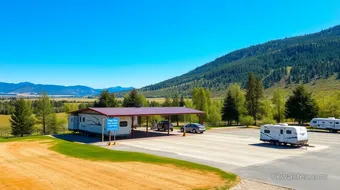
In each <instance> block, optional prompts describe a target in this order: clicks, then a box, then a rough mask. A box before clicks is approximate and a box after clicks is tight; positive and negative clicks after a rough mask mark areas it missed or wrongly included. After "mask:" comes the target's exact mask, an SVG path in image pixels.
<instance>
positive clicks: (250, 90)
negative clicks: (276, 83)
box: [246, 73, 264, 125]
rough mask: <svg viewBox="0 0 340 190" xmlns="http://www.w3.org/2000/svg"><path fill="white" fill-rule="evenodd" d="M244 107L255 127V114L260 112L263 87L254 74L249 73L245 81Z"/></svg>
mask: <svg viewBox="0 0 340 190" xmlns="http://www.w3.org/2000/svg"><path fill="white" fill-rule="evenodd" d="M246 86H247V87H246V88H247V92H246V106H247V110H248V113H249V114H250V115H251V116H252V117H253V118H254V120H255V125H257V122H256V120H257V113H258V112H259V110H260V101H261V99H262V98H263V94H264V92H263V85H262V82H261V80H260V79H257V78H256V77H255V75H254V73H249V76H248V81H247V85H246Z"/></svg>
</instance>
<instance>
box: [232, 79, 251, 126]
mask: <svg viewBox="0 0 340 190" xmlns="http://www.w3.org/2000/svg"><path fill="white" fill-rule="evenodd" d="M228 90H230V92H231V97H232V98H233V99H234V100H235V104H236V107H237V113H238V114H237V117H236V123H237V124H238V122H239V118H240V116H241V115H245V114H246V113H247V110H246V108H245V107H244V104H245V96H244V92H243V91H242V89H241V86H240V85H239V84H237V83H235V84H232V85H230V86H229V88H228Z"/></svg>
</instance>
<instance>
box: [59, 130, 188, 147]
mask: <svg viewBox="0 0 340 190" xmlns="http://www.w3.org/2000/svg"><path fill="white" fill-rule="evenodd" d="M178 135H182V133H177V132H170V134H169V136H178ZM53 136H54V137H55V138H58V139H62V140H66V141H71V142H81V143H86V144H90V143H98V142H101V141H102V136H101V135H99V134H98V135H94V136H91V137H88V136H81V135H79V134H60V135H53ZM166 136H168V132H158V131H149V132H148V136H146V132H145V131H140V130H135V131H134V138H131V136H130V135H128V136H125V137H123V136H119V137H116V140H131V139H143V138H153V137H166ZM104 140H105V141H108V140H109V138H108V136H105V138H104ZM111 140H113V136H111Z"/></svg>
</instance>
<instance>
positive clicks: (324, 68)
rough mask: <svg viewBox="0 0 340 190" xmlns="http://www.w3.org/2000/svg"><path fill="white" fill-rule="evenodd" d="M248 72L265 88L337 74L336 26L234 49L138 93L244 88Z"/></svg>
mask: <svg viewBox="0 0 340 190" xmlns="http://www.w3.org/2000/svg"><path fill="white" fill-rule="evenodd" d="M249 72H254V73H255V74H256V75H257V76H258V77H259V78H261V79H263V84H264V86H265V88H269V87H271V86H273V85H274V84H275V83H277V82H279V81H280V80H281V79H285V82H286V83H287V84H288V85H289V84H290V83H308V82H310V81H311V80H314V79H318V78H328V77H329V76H331V75H333V74H338V73H339V72H340V25H337V26H334V27H331V28H328V29H325V30H321V31H320V32H316V33H312V34H306V35H300V36H294V37H290V38H284V39H278V40H270V41H268V42H265V43H262V44H257V45H252V46H249V47H246V48H242V49H238V50H235V51H232V52H230V53H227V54H225V55H223V56H220V57H218V58H216V59H214V60H213V61H210V62H208V63H206V64H204V65H202V66H199V67H197V68H195V69H193V70H191V71H189V72H187V73H185V74H183V75H180V76H177V77H174V78H171V79H168V80H165V81H162V82H159V83H156V84H152V85H148V86H145V87H143V88H141V89H140V90H141V91H142V92H143V93H144V95H146V96H148V97H150V96H153V97H157V96H168V95H171V94H175V93H177V94H184V95H190V92H191V90H192V88H194V87H205V88H209V89H210V90H211V91H212V92H213V93H219V92H221V91H224V90H225V89H226V88H227V87H228V86H229V85H230V84H232V83H235V82H237V83H240V84H241V85H242V86H244V85H245V81H246V80H247V75H248V73H249Z"/></svg>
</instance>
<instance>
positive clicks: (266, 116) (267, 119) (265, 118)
mask: <svg viewBox="0 0 340 190" xmlns="http://www.w3.org/2000/svg"><path fill="white" fill-rule="evenodd" d="M273 108H274V107H273V104H272V102H271V101H270V100H269V99H263V100H262V101H261V102H260V109H259V112H258V114H257V117H258V118H260V119H261V120H262V124H264V123H265V124H269V123H270V124H272V123H275V121H274V120H273Z"/></svg>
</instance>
